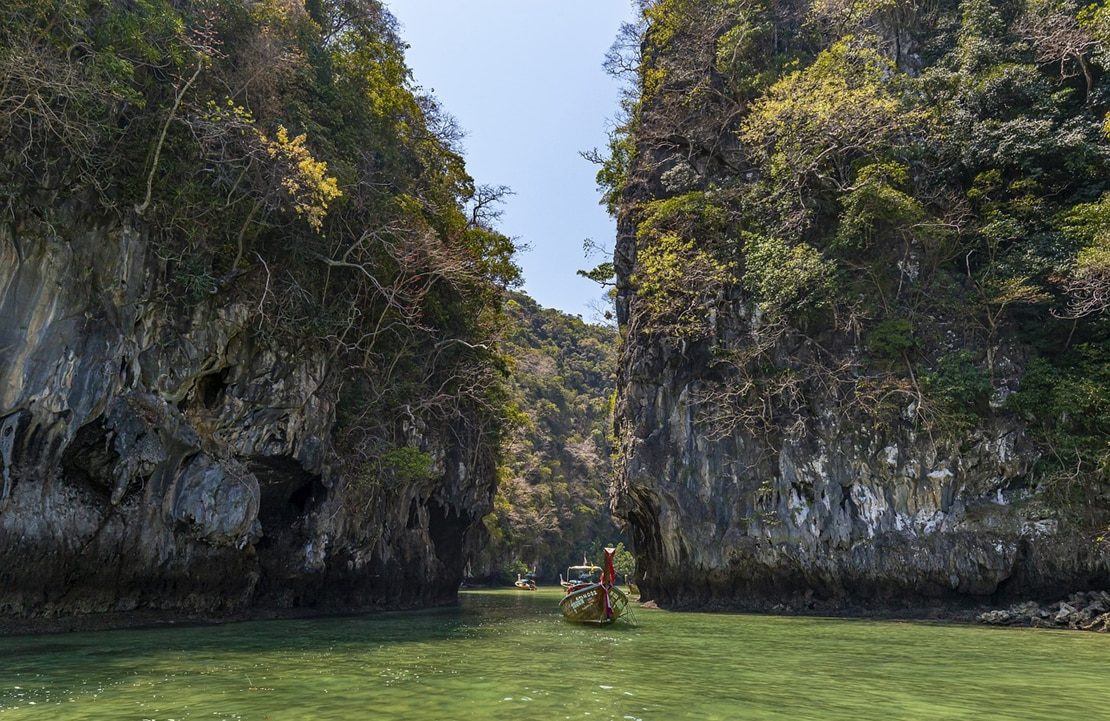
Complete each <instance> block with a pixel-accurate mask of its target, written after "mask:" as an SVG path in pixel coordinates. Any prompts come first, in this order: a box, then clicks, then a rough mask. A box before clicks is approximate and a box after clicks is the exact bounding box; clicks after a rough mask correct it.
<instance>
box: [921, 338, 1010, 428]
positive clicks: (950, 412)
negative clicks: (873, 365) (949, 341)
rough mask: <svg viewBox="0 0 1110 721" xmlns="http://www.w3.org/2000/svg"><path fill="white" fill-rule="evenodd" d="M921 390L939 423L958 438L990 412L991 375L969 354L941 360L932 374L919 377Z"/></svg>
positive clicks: (928, 371) (954, 355) (925, 372)
mask: <svg viewBox="0 0 1110 721" xmlns="http://www.w3.org/2000/svg"><path fill="white" fill-rule="evenodd" d="M918 379H919V381H920V383H921V389H922V390H923V391H924V393H925V395H926V396H927V398H928V399H929V400H931V401H932V402H933V403H934V404H936V406H937V408H938V409H939V414H940V418H941V420H940V421H939V422H937V425H938V426H939V427H940V430H942V431H944V432H945V433H950V434H953V435H955V434H957V433H960V432H964V431H966V430H967V429H969V428H973V427H974V426H975V425H976V423H977V422H978V421H979V419H980V418H981V417H983V416H985V415H986V414H987V413H988V412H989V403H990V397H991V392H992V390H993V386H992V384H991V377H990V373H989V372H988V371H987V370H986V369H984V368H983V367H982V365H981V363H979V362H977V359H976V355H975V353H974V352H972V351H970V350H960V351H956V352H954V353H950V354H947V355H944V356H942V357H941V358H940V359H939V361H938V362H937V366H936V368H935V369H933V370H926V371H922V372H921V373H920V375H919V377H918Z"/></svg>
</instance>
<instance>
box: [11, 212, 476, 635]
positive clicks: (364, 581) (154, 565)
mask: <svg viewBox="0 0 1110 721" xmlns="http://www.w3.org/2000/svg"><path fill="white" fill-rule="evenodd" d="M44 213H46V214H45V215H44V216H43V217H42V218H31V219H30V220H26V219H25V220H16V221H11V222H0V462H2V471H3V476H2V483H3V485H2V489H0V613H3V614H6V615H8V616H26V617H34V616H52V615H70V614H81V613H98V612H111V611H129V610H134V609H152V610H158V611H164V612H169V613H182V614H209V615H218V614H223V613H230V612H250V611H251V610H252V609H265V608H284V609H297V608H302V609H322V610H354V609H365V608H376V607H406V606H421V605H429V604H436V603H443V602H450V601H452V600H454V599H455V597H456V593H457V588H458V586H459V582H460V580H461V578H462V575H463V569H464V564H465V559H466V556H467V555H468V554H469V553H470V552H471V551H473V550H474V549H475V548H476V547H478V546H479V545H480V544H481V543H482V541H483V536H482V535H481V534H482V526H481V517H482V516H483V515H484V514H485V513H487V512H488V510H489V508H490V505H491V503H492V493H493V485H492V484H493V476H494V474H493V473H492V461H491V460H490V458H491V455H490V453H489V449H488V448H486V447H485V446H484V445H483V442H482V440H481V439H480V438H476V437H472V436H471V435H468V433H467V431H466V430H465V429H464V428H453V427H448V426H447V425H442V427H435V426H434V425H432V424H430V423H426V422H425V421H424V419H421V418H420V417H419V416H417V415H413V414H409V417H407V418H399V419H397V427H398V428H400V429H402V430H401V433H403V434H406V436H407V437H406V438H405V440H406V442H407V443H408V444H410V445H412V446H414V447H417V448H419V449H421V451H422V452H424V453H426V454H428V455H430V456H431V457H433V458H434V459H435V463H434V468H433V472H432V474H431V475H432V476H433V477H432V478H428V477H427V474H423V475H421V477H420V479H419V480H411V481H405V482H395V483H392V484H381V483H378V484H374V483H372V482H368V481H366V480H365V479H361V480H360V479H359V478H358V477H357V474H350V473H344V472H340V471H339V470H337V469H338V468H340V467H341V466H342V464H340V463H339V462H338V459H337V453H336V451H335V449H334V448H333V442H332V439H333V431H334V428H335V424H336V416H337V413H336V408H337V403H338V401H339V399H338V398H337V397H335V391H327V390H325V384H324V379H325V377H326V376H327V374H328V372H329V368H328V367H327V366H328V358H327V357H325V356H322V355H320V354H305V353H303V352H300V351H298V349H297V348H295V347H290V345H289V344H287V343H280V342H272V340H270V339H269V338H268V337H267V335H266V334H265V333H263V332H260V328H263V327H264V325H265V324H264V319H260V317H259V311H258V308H257V307H256V304H253V303H251V302H249V301H247V300H244V299H241V298H237V297H236V295H235V293H233V292H223V291H222V290H221V292H215V290H216V289H214V292H213V293H211V294H210V296H209V297H208V298H206V299H202V300H201V301H200V302H195V303H182V302H179V299H177V298H174V297H173V295H174V291H173V289H172V288H173V287H172V285H171V284H169V283H167V282H166V281H165V278H166V276H167V270H166V268H167V260H166V259H165V258H161V257H159V256H158V254H157V253H155V252H153V251H152V249H151V246H150V244H149V243H148V242H147V241H146V239H145V237H144V232H143V224H142V223H141V222H131V223H129V222H125V221H120V220H115V219H113V220H105V219H100V218H93V219H90V217H89V216H88V215H87V214H82V213H81V212H80V211H79V210H75V209H73V208H63V209H55V210H51V211H49V212H47V211H44ZM343 467H347V468H350V467H351V466H350V465H349V464H348V465H347V466H343Z"/></svg>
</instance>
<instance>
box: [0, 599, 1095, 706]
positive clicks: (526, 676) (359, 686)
mask: <svg viewBox="0 0 1110 721" xmlns="http://www.w3.org/2000/svg"><path fill="white" fill-rule="evenodd" d="M559 594H560V590H559V589H540V590H539V591H536V592H531V593H529V592H525V591H516V590H503V591H488V592H480V591H468V592H464V593H463V594H462V596H463V597H462V603H461V606H460V607H459V608H453V609H442V610H434V611H420V612H409V613H390V614H376V615H369V616H360V617H353V618H340V619H314V620H305V621H270V622H259V623H244V624H229V625H225V626H215V627H201V628H197V627H190V628H186V627H170V628H159V629H151V630H139V631H118V632H107V633H88V634H68V635H57V636H34V637H15V638H0V720H3V721H8V720H24V719H26V720H30V719H90V720H92V719H96V720H104V721H130V720H134V721H140V720H143V719H157V721H168V720H170V719H172V720H174V721H182V720H183V719H245V720H250V721H261V720H263V719H273V720H274V721H289V720H292V719H297V720H308V719H319V720H331V719H334V720H337V721H338V720H343V721H348V720H359V719H405V720H406V721H425V720H428V721H430V720H432V719H435V720H436V721H443V720H445V719H464V718H466V719H469V718H475V719H513V720H514V721H519V720H520V719H544V720H548V719H587V720H588V721H598V720H603V719H619V720H624V719H628V720H630V721H632V720H635V719H642V720H644V721H664V720H668V719H768V720H770V719H776V720H777V719H782V720H786V719H790V720H797V719H815V720H817V719H819V720H821V721H830V720H833V719H854V720H859V719H876V720H878V719H882V720H883V721H889V720H892V719H930V720H932V719H1022V720H1027V719H1052V720H1053V721H1060V720H1061V719H1076V720H1077V721H1092V720H1095V719H1110V637H1106V636H1102V635H1097V634H1090V633H1077V632H1050V631H1033V630H1015V629H996V628H987V627H979V626H964V625H937V624H924V623H892V622H870V621H855V620H827V619H804V618H802V619H799V618H776V617H764V616H749V615H719V614H717V615H710V614H684V613H670V612H666V611H659V610H647V609H636V610H635V617H636V620H637V622H638V625H636V626H635V627H632V626H629V625H625V624H622V623H618V624H616V625H613V626H609V627H605V628H595V627H581V626H573V625H570V624H567V623H565V622H564V621H563V620H562V618H561V616H560V615H559V613H558V609H557V601H558V598H559Z"/></svg>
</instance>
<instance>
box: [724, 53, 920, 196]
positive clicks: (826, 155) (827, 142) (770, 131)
mask: <svg viewBox="0 0 1110 721" xmlns="http://www.w3.org/2000/svg"><path fill="white" fill-rule="evenodd" d="M896 77H897V76H896V75H894V67H893V66H892V64H891V63H890V62H889V61H888V60H886V59H885V58H883V57H882V56H881V55H879V53H878V52H876V51H875V50H874V49H873V48H871V47H867V46H865V45H863V44H862V42H856V41H855V39H854V38H851V37H848V38H845V39H844V40H842V41H840V42H838V43H836V44H835V45H833V46H832V47H830V48H829V49H828V50H825V51H824V52H822V53H821V54H820V55H819V56H818V57H817V60H816V61H814V63H813V64H812V65H810V66H809V67H807V68H805V69H803V70H797V71H794V72H792V73H790V74H789V75H787V76H786V77H784V78H783V79H782V80H780V81H779V82H777V83H775V84H774V85H773V86H772V87H771V88H770V89H769V90H768V91H767V94H766V95H765V96H764V97H763V98H761V99H760V100H759V101H758V102H756V103H755V105H754V106H753V108H752V112H751V114H750V115H749V117H748V119H747V121H746V122H745V123H744V126H743V129H742V131H741V138H742V139H743V141H744V142H745V143H747V144H748V145H750V146H751V147H752V149H753V151H754V152H755V154H756V155H757V157H761V158H763V159H765V160H766V161H767V162H768V165H769V167H770V171H771V175H772V178H773V180H774V181H775V182H776V183H779V184H781V185H782V186H783V189H784V190H791V191H793V192H799V191H803V190H805V189H811V190H813V189H818V188H844V187H847V186H848V185H850V183H851V180H852V173H851V171H852V166H853V163H854V162H855V161H857V160H858V159H860V158H865V157H874V156H881V154H882V153H883V152H884V151H885V150H887V149H889V148H890V146H891V145H893V144H894V142H895V139H896V138H897V137H898V136H899V135H900V134H901V133H903V132H905V131H906V130H908V129H909V128H910V126H911V125H912V123H913V122H914V119H915V116H914V113H913V112H912V109H910V108H907V107H906V106H905V104H904V103H903V101H902V98H901V96H900V94H899V92H898V88H896V87H894V86H893V83H894V79H895V78H896Z"/></svg>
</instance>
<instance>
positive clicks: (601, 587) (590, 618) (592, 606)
mask: <svg viewBox="0 0 1110 721" xmlns="http://www.w3.org/2000/svg"><path fill="white" fill-rule="evenodd" d="M615 552H616V549H613V548H606V549H605V560H604V561H603V567H602V568H600V569H598V570H600V571H601V578H600V579H599V580H597V581H589V582H583V583H576V584H574V585H571V586H569V587H568V588H567V592H566V595H565V596H563V598H562V600H561V601H559V610H561V611H562V612H563V618H565V619H566V620H568V621H574V622H576V623H596V624H603V623H612V622H613V621H616V620H617V619H618V618H620V617H621V614H622V613H624V612H625V610H626V609H627V608H628V596H626V595H624V592H623V591H621V590H620V589H619V588H617V586H616V577H617V574H616V573H615V572H614V571H613V553H615ZM572 568H573V567H572ZM593 568H596V567H593ZM568 575H569V573H568Z"/></svg>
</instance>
